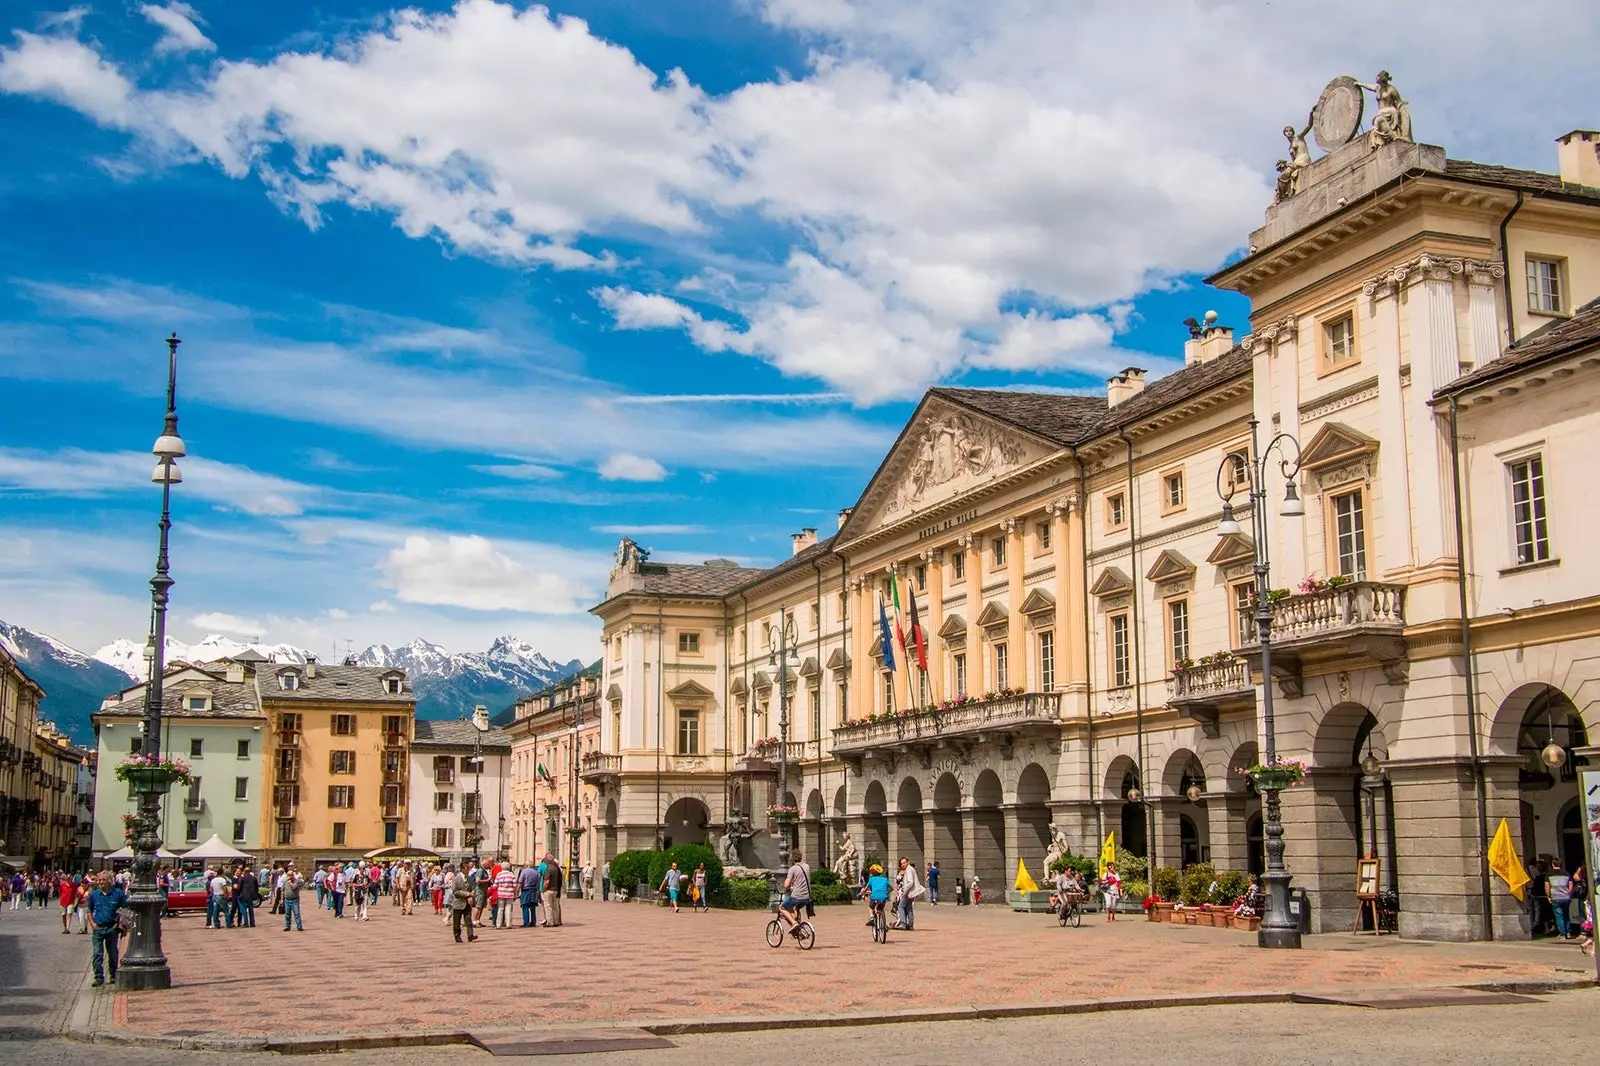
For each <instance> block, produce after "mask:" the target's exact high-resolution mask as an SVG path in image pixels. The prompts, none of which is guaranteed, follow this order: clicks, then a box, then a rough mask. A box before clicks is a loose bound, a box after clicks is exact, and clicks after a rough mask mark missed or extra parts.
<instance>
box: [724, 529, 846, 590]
mask: <svg viewBox="0 0 1600 1066" xmlns="http://www.w3.org/2000/svg"><path fill="white" fill-rule="evenodd" d="M838 539H839V534H837V533H835V534H833V535H832V536H831V537H824V538H822V539H821V540H819V541H817V542H816V543H815V544H811V545H807V546H806V547H805V548H804V549H803V550H801V551H797V552H795V553H794V554H793V555H792V556H790V557H789V558H787V559H785V560H784V561H783V562H781V563H779V564H778V565H777V566H774V567H770V568H768V569H766V570H754V571H751V573H752V574H754V576H753V577H751V578H750V580H748V581H746V582H744V583H743V584H741V585H740V586H739V587H738V588H736V589H732V590H731V591H733V592H739V591H741V590H743V589H748V588H753V587H754V586H756V585H759V584H761V583H762V582H764V581H769V580H771V579H772V578H775V577H781V576H783V575H784V574H787V573H788V572H789V571H791V570H798V569H800V568H801V567H805V566H809V565H811V562H812V560H814V559H820V558H822V557H823V556H824V555H827V554H828V553H829V552H830V551H832V550H833V542H834V541H836V540H838Z"/></svg>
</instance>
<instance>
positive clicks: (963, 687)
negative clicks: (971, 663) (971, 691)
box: [950, 652, 967, 696]
mask: <svg viewBox="0 0 1600 1066" xmlns="http://www.w3.org/2000/svg"><path fill="white" fill-rule="evenodd" d="M951 659H952V661H953V668H952V669H951V671H950V672H951V673H952V674H954V675H955V680H956V695H957V696H965V695H966V694H967V657H966V656H965V655H963V654H961V653H959V652H958V653H957V654H955V655H953V656H951Z"/></svg>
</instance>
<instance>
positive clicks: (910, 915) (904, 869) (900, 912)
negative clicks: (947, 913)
mask: <svg viewBox="0 0 1600 1066" xmlns="http://www.w3.org/2000/svg"><path fill="white" fill-rule="evenodd" d="M894 883H895V891H897V892H898V893H899V894H900V903H899V905H898V907H897V908H896V910H895V916H894V927H895V928H896V929H914V928H916V913H915V912H914V910H913V909H912V904H913V903H915V902H916V901H917V899H918V898H920V897H921V895H922V891H923V889H922V885H921V884H920V883H918V881H917V868H916V867H915V866H913V865H911V862H910V860H909V859H907V858H906V857H905V856H904V855H902V856H900V872H899V873H897V874H896V875H895V879H894Z"/></svg>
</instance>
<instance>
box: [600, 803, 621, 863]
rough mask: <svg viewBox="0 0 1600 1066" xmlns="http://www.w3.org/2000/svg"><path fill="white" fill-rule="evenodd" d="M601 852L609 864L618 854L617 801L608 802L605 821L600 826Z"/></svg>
mask: <svg viewBox="0 0 1600 1066" xmlns="http://www.w3.org/2000/svg"><path fill="white" fill-rule="evenodd" d="M600 850H601V853H602V854H603V856H604V858H605V859H606V860H607V861H608V862H609V861H610V860H611V859H613V858H615V857H616V854H617V801H616V799H615V798H614V797H613V798H612V799H608V800H606V806H605V815H604V821H602V822H601V824H600Z"/></svg>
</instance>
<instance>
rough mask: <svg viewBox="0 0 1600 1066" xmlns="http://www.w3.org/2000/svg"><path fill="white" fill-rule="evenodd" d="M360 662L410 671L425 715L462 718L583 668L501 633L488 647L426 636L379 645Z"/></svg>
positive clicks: (504, 704)
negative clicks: (452, 647) (465, 647)
mask: <svg viewBox="0 0 1600 1066" xmlns="http://www.w3.org/2000/svg"><path fill="white" fill-rule="evenodd" d="M356 661H357V662H358V663H360V664H361V665H362V666H395V667H399V668H400V669H402V670H404V671H405V672H406V674H407V675H408V676H409V677H410V679H411V687H412V688H414V689H415V690H416V692H417V716H418V717H419V718H457V717H460V716H461V715H463V714H470V713H471V712H472V708H473V707H474V706H475V705H477V704H479V703H481V704H483V705H485V706H486V707H488V708H489V711H490V713H491V714H493V713H497V712H499V711H501V710H503V709H504V708H506V707H507V706H509V705H510V704H512V703H514V702H515V701H516V699H517V697H518V696H519V695H522V694H524V693H527V692H532V691H534V690H535V689H540V688H543V687H545V686H546V685H551V684H554V683H555V682H557V681H560V680H562V679H564V678H567V677H571V676H572V675H573V674H574V673H576V672H577V671H579V670H581V669H582V668H583V662H582V660H580V659H573V660H572V661H571V662H568V663H557V662H552V661H551V660H550V659H548V658H546V657H545V656H544V655H542V654H540V653H539V652H538V651H537V650H536V649H535V648H534V647H533V646H532V645H531V644H529V643H528V642H527V641H525V640H522V639H520V638H518V637H511V636H505V637H497V638H495V640H494V642H493V643H491V644H490V645H489V650H488V651H481V652H480V651H469V652H450V651H446V650H445V649H444V648H443V647H441V646H439V645H438V644H435V643H433V642H432V641H430V640H423V639H421V638H420V637H419V638H418V639H416V640H413V641H412V642H411V643H409V644H402V645H400V646H399V647H393V646H391V645H388V644H374V645H373V646H372V647H370V648H368V649H367V650H366V651H364V652H362V653H361V654H360V655H358V656H356Z"/></svg>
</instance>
